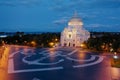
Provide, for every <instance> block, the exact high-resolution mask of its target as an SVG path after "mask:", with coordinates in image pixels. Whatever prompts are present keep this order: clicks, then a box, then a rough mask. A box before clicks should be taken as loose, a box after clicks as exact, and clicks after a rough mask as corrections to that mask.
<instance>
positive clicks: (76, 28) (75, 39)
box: [60, 13, 90, 47]
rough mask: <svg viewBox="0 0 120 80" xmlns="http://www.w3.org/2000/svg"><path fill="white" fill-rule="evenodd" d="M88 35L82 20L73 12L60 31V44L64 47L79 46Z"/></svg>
mask: <svg viewBox="0 0 120 80" xmlns="http://www.w3.org/2000/svg"><path fill="white" fill-rule="evenodd" d="M89 37H90V33H89V32H88V31H87V30H85V29H84V28H83V22H82V21H81V19H80V18H79V17H78V15H77V13H75V14H74V16H73V17H72V18H71V19H70V21H69V22H68V26H67V27H65V28H64V30H63V31H62V32H61V40H60V44H61V46H66V47H80V46H81V44H82V43H83V42H84V41H87V40H88V38H89Z"/></svg>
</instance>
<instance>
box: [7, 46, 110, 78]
mask: <svg viewBox="0 0 120 80" xmlns="http://www.w3.org/2000/svg"><path fill="white" fill-rule="evenodd" d="M107 60H108V58H106V57H104V56H98V55H95V53H91V52H87V51H85V50H82V49H80V48H25V47H11V52H10V56H9V65H8V74H9V80H111V76H110V74H111V72H110V70H109V69H110V66H109V63H108V62H107Z"/></svg>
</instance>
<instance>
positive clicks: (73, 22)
mask: <svg viewBox="0 0 120 80" xmlns="http://www.w3.org/2000/svg"><path fill="white" fill-rule="evenodd" d="M68 25H69V26H74V25H79V26H82V25H83V23H82V20H81V19H80V18H79V17H78V14H77V13H76V12H75V13H74V16H73V17H72V18H71V19H70V21H69V22H68Z"/></svg>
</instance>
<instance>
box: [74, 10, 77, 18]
mask: <svg viewBox="0 0 120 80" xmlns="http://www.w3.org/2000/svg"><path fill="white" fill-rule="evenodd" d="M73 18H78V13H77V11H76V10H75V12H74V15H73Z"/></svg>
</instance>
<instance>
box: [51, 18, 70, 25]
mask: <svg viewBox="0 0 120 80" xmlns="http://www.w3.org/2000/svg"><path fill="white" fill-rule="evenodd" d="M67 21H68V20H67V19H64V18H62V19H60V20H55V21H53V24H56V25H62V24H65V23H67Z"/></svg>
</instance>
